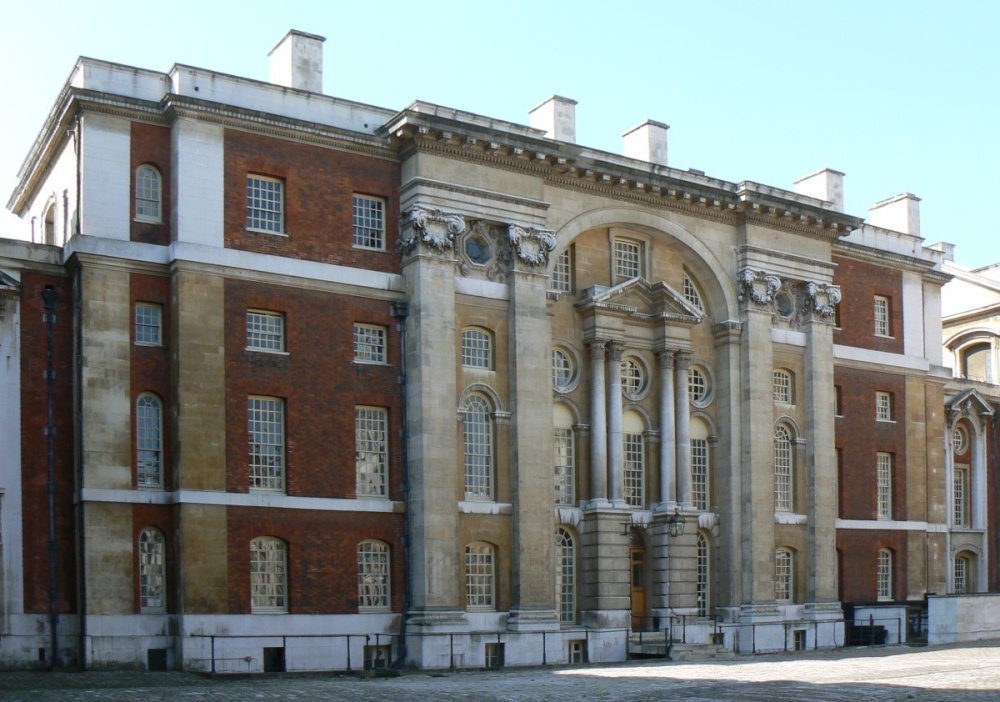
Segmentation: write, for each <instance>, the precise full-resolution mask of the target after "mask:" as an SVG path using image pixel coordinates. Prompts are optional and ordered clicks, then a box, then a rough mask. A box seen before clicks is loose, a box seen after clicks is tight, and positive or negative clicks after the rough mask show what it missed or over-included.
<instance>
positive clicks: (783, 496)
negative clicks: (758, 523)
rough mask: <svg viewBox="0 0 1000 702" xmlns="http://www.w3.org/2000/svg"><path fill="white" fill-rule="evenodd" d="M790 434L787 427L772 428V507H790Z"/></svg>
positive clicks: (782, 509)
mask: <svg viewBox="0 0 1000 702" xmlns="http://www.w3.org/2000/svg"><path fill="white" fill-rule="evenodd" d="M792 466H793V460H792V434H791V432H789V431H788V428H787V427H784V426H778V427H777V428H776V429H775V430H774V509H775V511H776V512H790V511H791V509H792Z"/></svg>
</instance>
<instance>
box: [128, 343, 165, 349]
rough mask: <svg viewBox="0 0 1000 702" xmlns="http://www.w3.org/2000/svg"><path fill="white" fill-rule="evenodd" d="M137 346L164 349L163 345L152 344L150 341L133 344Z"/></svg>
mask: <svg viewBox="0 0 1000 702" xmlns="http://www.w3.org/2000/svg"><path fill="white" fill-rule="evenodd" d="M133 343H134V345H135V346H143V347H145V348H147V349H162V348H163V344H151V343H149V342H148V341H136V342H133Z"/></svg>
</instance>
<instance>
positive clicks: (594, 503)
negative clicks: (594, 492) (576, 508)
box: [583, 497, 611, 509]
mask: <svg viewBox="0 0 1000 702" xmlns="http://www.w3.org/2000/svg"><path fill="white" fill-rule="evenodd" d="M583 508H584V509H611V502H610V501H608V500H606V499H604V498H603V497H598V498H595V499H593V500H587V501H586V502H584V503H583Z"/></svg>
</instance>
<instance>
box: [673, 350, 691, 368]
mask: <svg viewBox="0 0 1000 702" xmlns="http://www.w3.org/2000/svg"><path fill="white" fill-rule="evenodd" d="M674 360H675V362H676V364H677V370H679V371H686V370H687V369H688V367H689V366H690V365H691V352H690V351H678V352H677V353H675V354H674Z"/></svg>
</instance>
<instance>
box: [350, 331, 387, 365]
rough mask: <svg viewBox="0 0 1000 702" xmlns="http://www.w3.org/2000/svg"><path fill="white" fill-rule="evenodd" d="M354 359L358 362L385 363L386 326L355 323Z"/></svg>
mask: <svg viewBox="0 0 1000 702" xmlns="http://www.w3.org/2000/svg"><path fill="white" fill-rule="evenodd" d="M354 360H355V362H357V363H385V327H379V326H375V325H372V324H355V325H354Z"/></svg>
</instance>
